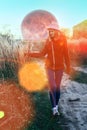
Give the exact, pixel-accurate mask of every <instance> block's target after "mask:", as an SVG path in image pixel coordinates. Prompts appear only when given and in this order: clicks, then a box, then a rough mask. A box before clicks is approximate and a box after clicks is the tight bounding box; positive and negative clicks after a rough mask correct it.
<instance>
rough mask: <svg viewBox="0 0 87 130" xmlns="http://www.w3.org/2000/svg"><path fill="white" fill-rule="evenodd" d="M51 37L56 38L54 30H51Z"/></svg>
mask: <svg viewBox="0 0 87 130" xmlns="http://www.w3.org/2000/svg"><path fill="white" fill-rule="evenodd" d="M49 36H50V37H51V38H53V37H54V36H55V31H54V30H49Z"/></svg>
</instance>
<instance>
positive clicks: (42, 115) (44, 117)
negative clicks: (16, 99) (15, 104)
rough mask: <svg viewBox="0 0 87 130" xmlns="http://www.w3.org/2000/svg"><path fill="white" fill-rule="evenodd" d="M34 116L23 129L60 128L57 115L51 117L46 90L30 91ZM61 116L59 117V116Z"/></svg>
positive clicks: (57, 129) (56, 129)
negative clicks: (33, 105)
mask: <svg viewBox="0 0 87 130" xmlns="http://www.w3.org/2000/svg"><path fill="white" fill-rule="evenodd" d="M32 96H33V100H34V104H35V111H36V116H35V118H34V120H33V122H32V123H31V124H30V125H29V126H27V128H25V129H24V130H62V126H61V122H60V120H59V117H53V116H52V112H51V104H50V100H49V96H48V91H47V90H43V92H35V93H32ZM60 118H61V117H60Z"/></svg>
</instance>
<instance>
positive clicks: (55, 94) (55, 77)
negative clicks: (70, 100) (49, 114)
mask: <svg viewBox="0 0 87 130" xmlns="http://www.w3.org/2000/svg"><path fill="white" fill-rule="evenodd" d="M47 76H48V81H49V86H50V89H49V95H50V101H51V105H52V107H55V106H56V105H58V102H59V99H60V83H61V79H62V76H63V70H56V71H54V70H52V69H47Z"/></svg>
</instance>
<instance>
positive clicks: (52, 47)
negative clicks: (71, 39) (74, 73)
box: [29, 35, 70, 70]
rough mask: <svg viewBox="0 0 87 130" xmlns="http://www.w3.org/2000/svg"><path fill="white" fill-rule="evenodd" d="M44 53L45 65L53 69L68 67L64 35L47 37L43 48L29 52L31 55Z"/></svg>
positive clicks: (36, 55)
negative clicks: (54, 38)
mask: <svg viewBox="0 0 87 130" xmlns="http://www.w3.org/2000/svg"><path fill="white" fill-rule="evenodd" d="M45 55H46V67H47V68H51V69H53V70H61V69H64V68H65V67H64V66H66V69H67V70H69V69H70V59H69V54H68V48H67V41H66V38H65V36H63V35H61V37H60V38H59V39H57V40H51V39H50V38H49V39H47V41H46V44H45V47H44V49H43V50H42V51H41V52H40V53H29V56H31V57H42V56H45Z"/></svg>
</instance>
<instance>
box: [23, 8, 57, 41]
mask: <svg viewBox="0 0 87 130" xmlns="http://www.w3.org/2000/svg"><path fill="white" fill-rule="evenodd" d="M52 23H54V24H56V25H58V21H57V19H56V17H55V16H54V15H53V14H52V13H50V12H48V11H45V10H34V11H32V12H30V13H28V14H27V15H26V16H25V17H24V18H23V21H22V24H21V30H22V35H23V39H24V40H28V41H42V40H44V39H47V37H48V31H47V27H48V26H49V25H50V24H52Z"/></svg>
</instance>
